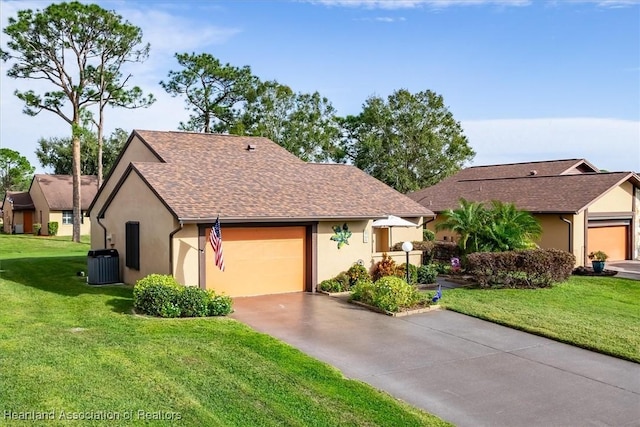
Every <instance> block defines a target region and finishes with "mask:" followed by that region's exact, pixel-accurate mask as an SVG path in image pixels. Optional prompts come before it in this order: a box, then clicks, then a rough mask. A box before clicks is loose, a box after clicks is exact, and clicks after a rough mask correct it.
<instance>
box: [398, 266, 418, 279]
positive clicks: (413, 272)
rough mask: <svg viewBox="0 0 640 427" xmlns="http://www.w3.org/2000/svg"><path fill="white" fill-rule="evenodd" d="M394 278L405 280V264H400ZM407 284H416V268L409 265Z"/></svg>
mask: <svg viewBox="0 0 640 427" xmlns="http://www.w3.org/2000/svg"><path fill="white" fill-rule="evenodd" d="M396 276H398V277H399V278H401V279H405V280H406V279H407V263H402V264H400V265H399V266H398V268H397V269H396ZM409 283H411V284H415V283H418V267H416V266H415V265H413V264H409Z"/></svg>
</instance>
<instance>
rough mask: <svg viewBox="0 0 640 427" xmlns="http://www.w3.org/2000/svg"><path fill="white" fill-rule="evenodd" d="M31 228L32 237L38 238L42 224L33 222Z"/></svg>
mask: <svg viewBox="0 0 640 427" xmlns="http://www.w3.org/2000/svg"><path fill="white" fill-rule="evenodd" d="M31 227H32V229H33V235H34V236H39V235H40V230H41V229H42V224H40V223H39V222H35V223H33V225H32V226H31Z"/></svg>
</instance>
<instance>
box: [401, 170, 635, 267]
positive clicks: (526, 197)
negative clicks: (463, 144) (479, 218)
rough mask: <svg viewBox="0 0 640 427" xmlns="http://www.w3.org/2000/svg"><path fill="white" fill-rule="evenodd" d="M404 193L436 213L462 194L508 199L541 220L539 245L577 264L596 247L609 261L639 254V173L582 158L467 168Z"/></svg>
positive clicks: (449, 236) (483, 199) (456, 204)
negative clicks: (566, 254)
mask: <svg viewBox="0 0 640 427" xmlns="http://www.w3.org/2000/svg"><path fill="white" fill-rule="evenodd" d="M408 196H409V197H410V198H412V199H413V200H415V201H416V202H418V203H420V204H422V205H423V206H425V207H427V208H429V209H431V210H433V211H434V212H436V213H437V214H440V213H442V212H443V211H445V210H447V209H455V208H457V207H459V201H460V199H461V198H464V199H466V200H468V201H477V202H489V201H491V200H499V201H502V202H512V203H514V204H515V205H516V207H518V208H519V209H523V210H526V211H529V212H531V213H532V214H533V215H534V216H535V217H536V218H537V219H538V220H539V221H540V224H541V225H542V228H543V235H542V237H541V238H540V240H539V242H538V244H539V245H540V247H542V248H558V249H563V250H566V251H569V252H572V253H573V254H574V255H575V256H576V260H577V263H578V264H579V265H585V264H586V263H587V262H588V258H587V256H588V254H589V252H591V251H597V250H602V251H604V252H606V253H607V254H608V255H609V256H610V260H625V259H634V258H637V257H638V256H639V255H640V224H639V221H640V179H639V178H638V175H636V174H635V173H633V172H600V171H599V170H598V168H596V167H595V166H594V165H592V164H591V163H589V162H588V161H586V160H584V159H569V160H556V161H544V162H529V163H515V164H502V165H492V166H476V167H470V168H467V169H464V170H462V171H460V172H459V173H457V174H456V175H453V176H451V177H448V178H446V179H445V180H443V181H441V182H440V183H438V184H436V185H433V186H431V187H427V188H425V189H422V190H419V191H416V192H414V193H410V194H408ZM442 220H443V218H442V217H438V219H436V220H435V221H433V222H431V223H429V224H428V228H429V229H431V230H435V226H436V225H437V224H438V223H439V222H440V221H442ZM452 234H453V233H452V232H450V231H440V232H438V233H437V238H438V239H441V240H446V239H455V238H456V236H454V235H452Z"/></svg>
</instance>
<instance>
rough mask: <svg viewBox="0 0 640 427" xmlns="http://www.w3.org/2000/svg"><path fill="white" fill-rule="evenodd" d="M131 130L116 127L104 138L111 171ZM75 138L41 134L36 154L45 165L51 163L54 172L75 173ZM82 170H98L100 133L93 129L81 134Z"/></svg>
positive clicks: (105, 164) (105, 161) (106, 162)
mask: <svg viewBox="0 0 640 427" xmlns="http://www.w3.org/2000/svg"><path fill="white" fill-rule="evenodd" d="M127 139H128V134H127V133H126V132H125V131H124V130H122V129H116V130H115V131H114V132H113V133H112V134H111V135H110V136H109V137H107V138H106V139H105V140H104V141H103V155H102V158H103V168H104V170H105V173H107V174H108V173H109V171H110V170H111V167H112V166H113V164H114V162H115V160H116V158H117V157H118V154H119V153H120V150H121V149H122V147H123V146H124V144H125V143H126V142H127ZM70 142H71V138H68V137H67V138H41V139H40V140H39V141H38V149H37V150H36V156H37V157H38V160H39V161H40V164H41V165H42V166H43V167H50V168H52V169H53V173H55V174H60V175H71V169H72V163H73V153H72V152H71V144H70ZM80 142H81V143H80V171H81V173H82V175H96V174H97V173H98V169H99V167H100V166H99V165H98V159H99V156H98V154H97V153H98V137H97V135H96V133H94V132H91V131H89V130H85V131H83V132H82V134H81V137H80Z"/></svg>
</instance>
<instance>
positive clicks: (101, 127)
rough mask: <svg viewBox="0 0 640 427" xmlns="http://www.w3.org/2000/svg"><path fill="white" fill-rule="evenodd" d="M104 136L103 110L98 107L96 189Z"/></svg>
mask: <svg viewBox="0 0 640 427" xmlns="http://www.w3.org/2000/svg"><path fill="white" fill-rule="evenodd" d="M102 138H104V111H103V107H102V106H101V107H100V117H99V119H98V189H99V188H100V186H101V185H102V146H103V141H102Z"/></svg>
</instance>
